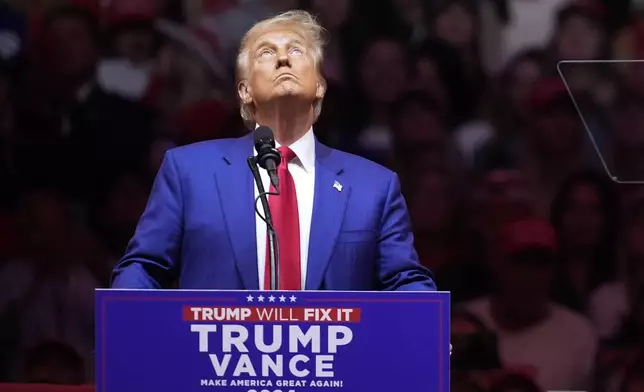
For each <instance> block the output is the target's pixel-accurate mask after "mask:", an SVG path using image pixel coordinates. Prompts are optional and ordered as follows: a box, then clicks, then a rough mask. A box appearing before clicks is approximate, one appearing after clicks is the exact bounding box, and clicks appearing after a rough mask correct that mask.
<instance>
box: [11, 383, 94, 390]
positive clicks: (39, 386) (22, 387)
mask: <svg viewBox="0 0 644 392" xmlns="http://www.w3.org/2000/svg"><path fill="white" fill-rule="evenodd" d="M0 392H94V386H93V385H82V386H70V385H48V384H1V383H0Z"/></svg>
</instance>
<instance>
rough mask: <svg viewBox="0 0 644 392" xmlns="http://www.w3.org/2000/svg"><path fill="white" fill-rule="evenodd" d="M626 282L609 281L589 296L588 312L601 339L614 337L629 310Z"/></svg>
mask: <svg viewBox="0 0 644 392" xmlns="http://www.w3.org/2000/svg"><path fill="white" fill-rule="evenodd" d="M630 308H631V307H630V304H629V300H628V293H627V289H626V284H625V283H623V282H610V283H606V284H604V285H602V286H599V287H598V288H597V289H596V290H595V292H594V293H593V294H592V295H591V297H590V304H589V309H588V312H589V314H590V318H591V320H592V322H593V324H595V329H596V330H597V335H598V336H599V337H600V338H601V339H609V338H613V337H615V335H617V334H618V333H619V330H620V328H621V327H622V324H623V322H624V319H625V318H626V317H627V316H628V313H629V312H630Z"/></svg>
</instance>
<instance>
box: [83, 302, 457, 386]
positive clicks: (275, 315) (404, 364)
mask: <svg viewBox="0 0 644 392" xmlns="http://www.w3.org/2000/svg"><path fill="white" fill-rule="evenodd" d="M449 315H450V306H449V293H445V292H338V291H288V292H287V291H284V292H279V291H278V292H273V291H219V290H205V291H203V290H196V291H195V290H97V291H96V351H95V364H96V391H97V392H141V391H154V392H197V391H204V390H209V391H222V392H223V391H226V392H313V391H316V392H322V391H328V392H332V391H333V392H335V391H346V392H366V391H369V392H391V391H414V392H447V391H448V390H449V355H450V354H449V339H450V330H449Z"/></svg>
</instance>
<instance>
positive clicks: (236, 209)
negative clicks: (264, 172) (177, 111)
mask: <svg viewBox="0 0 644 392" xmlns="http://www.w3.org/2000/svg"><path fill="white" fill-rule="evenodd" d="M252 137H253V136H252V133H251V134H249V135H248V136H245V137H242V138H240V139H237V140H235V142H234V143H233V145H232V148H231V149H230V150H229V151H228V152H227V154H226V155H225V156H224V158H223V162H222V164H223V166H224V167H222V168H221V170H220V171H218V172H217V174H216V176H215V178H216V181H217V189H218V190H219V198H220V200H221V208H222V213H223V216H224V221H225V224H226V228H227V229H228V230H227V232H228V235H229V237H230V244H231V246H232V248H233V253H234V255H235V262H236V263H237V270H238V272H239V276H240V277H241V280H242V283H243V286H244V289H246V290H257V289H258V288H259V277H258V273H257V236H256V235H255V209H254V207H253V201H254V199H255V198H254V187H253V184H254V182H253V176H252V174H251V172H250V169H249V167H248V164H247V162H246V160H247V158H248V157H249V156H250V154H252V152H253V139H252Z"/></svg>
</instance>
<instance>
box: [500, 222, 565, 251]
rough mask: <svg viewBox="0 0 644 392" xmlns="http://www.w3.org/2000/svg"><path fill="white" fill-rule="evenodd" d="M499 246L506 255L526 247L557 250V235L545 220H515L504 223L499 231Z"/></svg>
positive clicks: (526, 248)
mask: <svg viewBox="0 0 644 392" xmlns="http://www.w3.org/2000/svg"><path fill="white" fill-rule="evenodd" d="M499 236H500V238H499V246H500V250H501V252H503V253H504V254H506V255H512V254H516V253H518V252H521V251H524V250H528V249H541V250H545V251H549V252H555V251H556V250H557V237H556V234H555V231H554V229H553V228H552V226H550V225H549V224H548V223H547V222H545V221H544V220H542V219H538V218H529V219H522V220H516V221H514V222H511V223H508V224H506V225H504V226H503V227H502V228H501V230H500V233H499Z"/></svg>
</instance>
